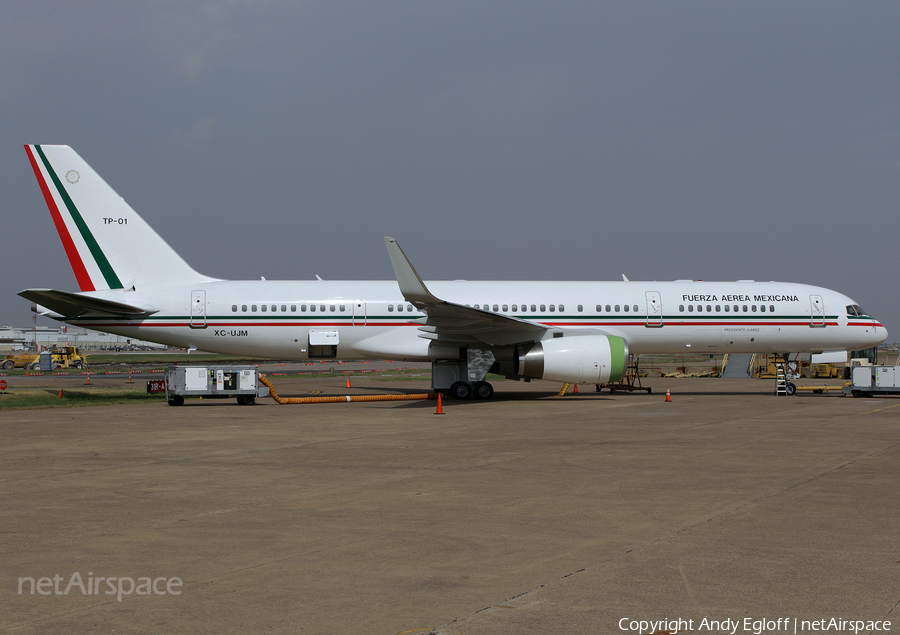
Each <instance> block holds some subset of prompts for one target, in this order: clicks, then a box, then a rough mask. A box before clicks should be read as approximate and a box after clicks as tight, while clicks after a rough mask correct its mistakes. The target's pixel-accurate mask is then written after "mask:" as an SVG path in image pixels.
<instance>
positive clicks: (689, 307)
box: [688, 304, 694, 313]
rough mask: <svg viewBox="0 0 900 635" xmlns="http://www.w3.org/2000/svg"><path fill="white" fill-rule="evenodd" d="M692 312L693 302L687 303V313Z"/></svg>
mask: <svg viewBox="0 0 900 635" xmlns="http://www.w3.org/2000/svg"><path fill="white" fill-rule="evenodd" d="M693 312H694V305H693V304H689V305H688V313H693Z"/></svg>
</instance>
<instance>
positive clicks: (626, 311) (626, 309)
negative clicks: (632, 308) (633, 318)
mask: <svg viewBox="0 0 900 635" xmlns="http://www.w3.org/2000/svg"><path fill="white" fill-rule="evenodd" d="M623 308H624V309H625V313H628V310H629V309H628V305H627V304H626V305H625V306H624V307H623Z"/></svg>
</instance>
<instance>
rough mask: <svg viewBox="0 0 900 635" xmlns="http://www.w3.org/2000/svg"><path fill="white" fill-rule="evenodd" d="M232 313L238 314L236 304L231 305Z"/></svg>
mask: <svg viewBox="0 0 900 635" xmlns="http://www.w3.org/2000/svg"><path fill="white" fill-rule="evenodd" d="M231 312H232V313H237V305H236V304H232V305H231Z"/></svg>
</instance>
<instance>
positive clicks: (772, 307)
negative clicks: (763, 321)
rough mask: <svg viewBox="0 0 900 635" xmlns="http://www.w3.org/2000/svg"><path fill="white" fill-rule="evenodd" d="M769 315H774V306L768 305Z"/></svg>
mask: <svg viewBox="0 0 900 635" xmlns="http://www.w3.org/2000/svg"><path fill="white" fill-rule="evenodd" d="M769 313H775V305H774V304H770V305H769Z"/></svg>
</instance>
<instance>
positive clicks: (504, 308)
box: [503, 304, 509, 313]
mask: <svg viewBox="0 0 900 635" xmlns="http://www.w3.org/2000/svg"><path fill="white" fill-rule="evenodd" d="M507 311H509V309H508V308H507V305H506V304H504V305H503V312H504V313H506V312H507Z"/></svg>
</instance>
